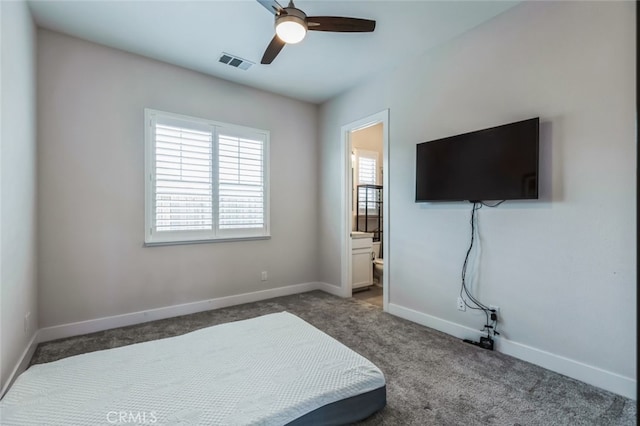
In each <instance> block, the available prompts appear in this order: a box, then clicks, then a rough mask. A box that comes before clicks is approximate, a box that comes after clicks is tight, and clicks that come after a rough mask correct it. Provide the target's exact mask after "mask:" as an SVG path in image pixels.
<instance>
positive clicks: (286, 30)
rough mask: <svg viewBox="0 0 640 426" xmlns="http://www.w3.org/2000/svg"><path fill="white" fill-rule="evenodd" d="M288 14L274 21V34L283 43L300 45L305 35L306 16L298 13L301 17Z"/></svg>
mask: <svg viewBox="0 0 640 426" xmlns="http://www.w3.org/2000/svg"><path fill="white" fill-rule="evenodd" d="M288 12H289V13H288V14H286V15H281V16H279V17H278V18H277V19H276V34H277V35H278V37H280V40H282V41H284V42H285V43H288V44H296V43H300V42H301V41H302V40H303V39H304V36H305V35H306V34H307V21H306V16H305V15H304V13H302V12H300V13H301V15H302V16H298V14H297V13H295V14H294V13H291V12H290V11H288Z"/></svg>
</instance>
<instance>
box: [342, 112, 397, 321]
mask: <svg viewBox="0 0 640 426" xmlns="http://www.w3.org/2000/svg"><path fill="white" fill-rule="evenodd" d="M378 123H382V173H383V174H382V186H383V190H382V220H383V223H382V235H383V238H382V253H384V254H383V258H384V269H383V271H382V292H383V293H382V309H383V310H384V311H385V312H386V311H387V310H388V306H389V289H390V287H391V286H390V283H389V276H390V273H389V271H390V265H391V260H390V258H391V256H390V255H389V254H390V250H389V247H390V244H389V235H390V234H389V171H390V170H389V110H388V109H385V110H382V111H380V112H378V113H375V114H372V115H369V116H367V117H364V118H361V119H360V120H356V121H353V122H351V123H348V124H345V125H344V126H342V127H341V130H340V134H341V137H340V138H341V144H340V146H341V148H342V161H341V162H342V167H341V169H342V172H341V177H340V183H341V185H342V187H341V190H340V192H341V195H342V196H341V211H342V220H341V227H340V230H341V236H342V241H341V244H340V246H341V250H340V254H341V257H340V258H341V278H342V283H341V286H340V288H341V294H342V296H343V297H351V270H352V265H351V221H352V217H351V208H352V206H353V194H352V191H351V188H352V185H353V176H352V174H351V133H352V132H354V131H356V130H361V129H364V128H366V127H369V126H373V125H375V124H378Z"/></svg>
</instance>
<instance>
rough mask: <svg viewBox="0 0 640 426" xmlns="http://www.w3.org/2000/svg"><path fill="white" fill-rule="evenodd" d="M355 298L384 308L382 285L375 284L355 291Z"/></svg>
mask: <svg viewBox="0 0 640 426" xmlns="http://www.w3.org/2000/svg"><path fill="white" fill-rule="evenodd" d="M353 298H354V299H358V300H362V301H363V302H367V303H370V304H372V305H376V306H379V307H380V308H382V287H378V286H377V285H373V286H371V287H369V289H368V290H362V291H358V292H355V293H353Z"/></svg>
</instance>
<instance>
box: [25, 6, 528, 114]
mask: <svg viewBox="0 0 640 426" xmlns="http://www.w3.org/2000/svg"><path fill="white" fill-rule="evenodd" d="M279 2H280V4H281V5H283V6H286V0H281V1H280V0H279ZM517 3H518V1H427V0H413V1H379V0H368V1H364V0H349V1H330V0H324V1H319V0H300V1H297V2H296V7H298V8H300V9H302V10H303V11H305V13H306V14H307V15H309V16H316V15H331V16H348V17H356V18H366V19H374V20H376V21H377V25H376V30H375V32H373V33H364V34H337V33H325V32H310V33H309V34H307V37H306V38H305V39H304V40H303V41H302V42H301V43H300V44H297V45H289V46H285V48H284V49H283V50H282V52H280V55H279V56H278V57H277V58H276V59H275V61H273V63H272V64H271V65H260V59H261V58H262V54H263V53H264V49H265V48H266V47H267V45H268V44H269V42H270V41H271V38H272V37H273V35H274V29H273V15H272V14H270V13H269V12H268V11H267V10H266V9H265V8H263V7H262V6H261V5H260V4H259V3H258V2H257V1H254V0H226V1H222V0H209V1H190V0H181V1H144V0H135V1H113V0H108V1H50V0H45V1H43V0H31V1H29V7H30V9H31V11H32V14H33V17H34V19H35V22H36V23H37V25H38V26H40V27H44V28H48V29H51V30H54V31H59V32H62V33H65V34H69V35H72V36H75V37H79V38H82V39H86V40H90V41H93V42H96V43H100V44H103V45H106V46H111V47H115V48H118V49H122V50H125V51H128V52H133V53H137V54H139V55H143V56H146V57H149V58H154V59H158V60H161V61H165V62H168V63H172V64H175V65H179V66H181V67H184V68H188V69H192V70H195V71H199V72H202V73H206V74H210V75H213V76H216V77H219V78H222V79H225V80H230V81H234V82H236V83H240V84H245V85H248V86H252V87H256V88H259V89H263V90H267V91H270V92H275V93H279V94H282V95H285V96H289V97H292V98H296V99H301V100H304V101H309V102H314V103H321V102H324V101H325V100H327V99H329V98H331V97H333V96H335V95H337V94H339V93H340V92H342V91H344V90H346V89H349V88H350V87H352V86H354V85H356V84H358V83H359V82H360V81H363V80H365V79H367V78H369V77H370V76H373V75H374V74H376V73H378V72H380V71H382V70H386V69H389V68H392V67H395V66H397V65H399V64H400V63H406V62H408V61H412V60H413V59H414V58H415V57H417V56H419V55H421V54H422V53H424V52H425V51H427V50H428V49H430V48H433V47H435V46H437V45H439V44H442V43H444V42H446V41H448V40H450V39H452V38H453V37H455V36H457V35H459V34H461V33H463V32H465V31H467V30H469V29H471V28H473V27H475V26H477V25H478V24H480V23H482V22H484V21H487V20H489V19H491V18H492V17H494V16H496V15H498V14H499V13H501V12H503V11H505V10H506V9H509V8H510V7H512V6H514V5H515V4H517ZM222 52H227V53H231V54H233V55H236V56H239V57H241V58H243V59H247V60H249V61H252V62H255V65H253V66H252V67H251V68H250V69H248V70H246V71H243V70H240V69H237V68H233V67H230V66H228V65H224V64H222V63H219V62H218V57H219V56H220V53H222Z"/></svg>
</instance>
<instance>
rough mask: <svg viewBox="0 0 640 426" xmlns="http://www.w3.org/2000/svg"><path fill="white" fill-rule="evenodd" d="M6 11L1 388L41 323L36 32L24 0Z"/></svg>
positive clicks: (0, 178) (2, 9) (0, 181)
mask: <svg viewBox="0 0 640 426" xmlns="http://www.w3.org/2000/svg"><path fill="white" fill-rule="evenodd" d="M0 13H1V15H2V17H1V24H0V28H1V34H0V39H1V40H2V46H1V51H2V59H1V67H2V69H1V70H0V74H1V81H0V86H1V87H2V106H1V111H2V116H1V117H0V120H1V125H0V127H1V129H2V130H1V133H0V135H1V137H2V139H1V143H0V152H1V156H2V157H1V160H0V161H1V167H0V191H1V192H0V203H1V207H0V235H1V236H0V240H1V243H0V250H1V256H0V259H1V262H0V280H1V283H0V310H1V314H0V322H1V323H2V325H1V326H0V335H1V338H0V358H1V362H0V387H4V385H5V384H6V381H7V378H8V376H9V374H10V373H11V370H13V368H14V367H15V365H16V363H17V362H18V361H19V359H20V356H21V354H22V352H23V351H24V350H25V348H26V347H27V344H28V342H29V340H30V339H31V337H32V336H33V334H34V333H35V331H36V330H37V325H38V313H37V298H36V287H37V285H36V269H35V268H36V72H35V67H36V62H35V61H36V32H35V26H34V24H33V22H32V21H31V15H30V14H29V11H28V9H27V6H26V4H25V3H24V2H5V1H3V2H0ZM28 312H30V313H31V317H30V321H29V325H28V328H29V329H28V330H26V331H25V329H24V318H25V315H26V314H27V313H28Z"/></svg>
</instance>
